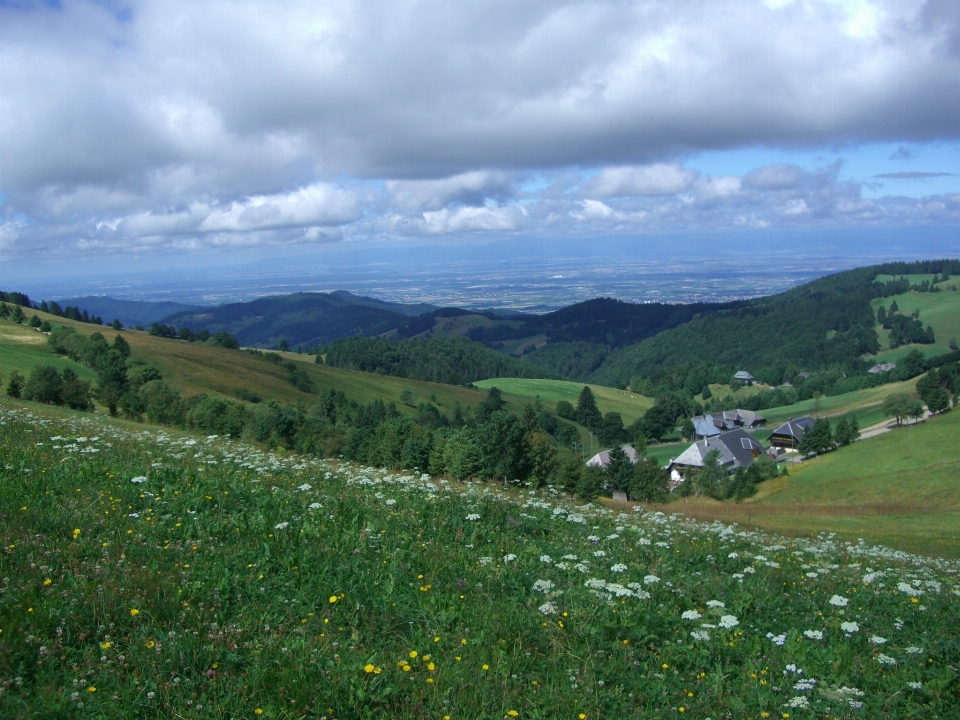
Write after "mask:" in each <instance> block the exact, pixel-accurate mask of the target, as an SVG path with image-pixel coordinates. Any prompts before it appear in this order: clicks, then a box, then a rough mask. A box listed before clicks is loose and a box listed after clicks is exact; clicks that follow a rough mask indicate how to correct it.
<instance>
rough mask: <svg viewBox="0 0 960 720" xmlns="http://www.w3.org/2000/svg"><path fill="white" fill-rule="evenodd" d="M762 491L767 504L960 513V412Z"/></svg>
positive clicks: (812, 465)
mask: <svg viewBox="0 0 960 720" xmlns="http://www.w3.org/2000/svg"><path fill="white" fill-rule="evenodd" d="M761 487H762V492H761V493H759V494H758V495H757V497H756V500H757V501H758V502H765V503H777V504H791V503H822V504H829V505H849V506H856V505H923V506H930V507H938V508H941V509H942V508H956V509H960V411H956V410H954V411H950V412H947V413H944V414H943V415H937V416H934V417H932V418H929V419H927V420H926V421H923V422H920V423H917V424H915V425H914V424H911V425H906V426H903V427H900V428H897V429H895V430H893V431H891V432H888V433H884V434H882V435H878V436H876V437H872V438H867V439H864V440H861V441H858V442H856V443H854V444H853V445H850V446H848V447H845V448H840V449H838V450H836V451H834V452H831V453H827V454H825V455H823V456H821V457H817V458H814V459H812V460H808V461H806V462H804V463H803V464H801V465H800V466H799V467H797V468H796V469H795V470H791V474H790V477H788V478H779V479H776V480H772V481H770V482H767V483H764V484H763V485H762V486H761Z"/></svg>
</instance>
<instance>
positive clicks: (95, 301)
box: [57, 295, 204, 327]
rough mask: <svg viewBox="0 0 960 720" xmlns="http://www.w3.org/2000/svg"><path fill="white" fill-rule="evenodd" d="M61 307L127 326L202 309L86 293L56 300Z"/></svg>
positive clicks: (170, 303)
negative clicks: (116, 321)
mask: <svg viewBox="0 0 960 720" xmlns="http://www.w3.org/2000/svg"><path fill="white" fill-rule="evenodd" d="M57 302H59V303H60V305H61V307H67V306H68V305H73V306H74V307H79V308H80V309H81V310H86V311H87V312H89V313H90V314H91V315H99V316H100V317H102V318H103V321H104V322H106V323H109V322H112V321H113V319H114V318H116V319H118V320H119V321H120V322H121V323H123V324H124V325H126V326H128V327H135V326H137V325H143V326H147V325H150V324H152V323H155V322H158V321H160V320H163V319H164V318H165V317H167V316H169V315H174V314H176V313H184V312H198V311H200V310H203V309H204V308H202V307H201V306H199V305H186V304H184V303H178V302H164V301H150V300H114V299H113V298H109V297H105V296H103V297H102V296H98V295H88V296H87V297H81V298H67V299H64V300H58V301H57Z"/></svg>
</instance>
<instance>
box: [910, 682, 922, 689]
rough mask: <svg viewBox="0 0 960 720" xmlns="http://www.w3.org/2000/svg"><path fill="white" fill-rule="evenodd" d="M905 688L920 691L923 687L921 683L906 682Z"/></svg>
mask: <svg viewBox="0 0 960 720" xmlns="http://www.w3.org/2000/svg"><path fill="white" fill-rule="evenodd" d="M907 687H908V688H910V689H912V690H920V689H921V688H922V687H923V683H922V682H908V683H907Z"/></svg>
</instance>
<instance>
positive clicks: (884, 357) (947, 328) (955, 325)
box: [870, 275, 960, 362]
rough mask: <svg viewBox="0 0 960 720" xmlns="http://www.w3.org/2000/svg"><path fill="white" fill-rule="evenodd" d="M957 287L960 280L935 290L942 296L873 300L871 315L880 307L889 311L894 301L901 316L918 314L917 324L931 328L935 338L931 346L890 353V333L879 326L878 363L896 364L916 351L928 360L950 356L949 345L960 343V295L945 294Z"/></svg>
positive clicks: (911, 295) (906, 295) (914, 294)
mask: <svg viewBox="0 0 960 720" xmlns="http://www.w3.org/2000/svg"><path fill="white" fill-rule="evenodd" d="M932 277H933V276H932V275H931V276H923V277H920V280H918V281H916V282H920V281H922V280H924V279H926V280H929V279H931V278H932ZM958 284H960V280H958V279H957V278H953V279H951V280H947V281H946V282H945V283H940V284H939V285H938V286H937V287H940V288H943V292H939V293H921V292H914V291H911V292H907V293H903V294H901V295H893V296H891V297H888V298H879V299H876V300H873V301H872V302H871V303H870V305H871V307H872V308H873V311H874V313H876V311H877V309H878V308H879V307H880V306H881V305H883V306H885V307H886V308H887V309H888V310H889V309H890V305H891V303H892V302H893V301H894V300H896V302H897V306H898V307H899V309H900V310H899V311H900V313H901V314H904V315H907V314H910V313H912V312H913V311H914V310H919V311H920V322H921V323H923V326H924V327H926V326H927V325H930V326H932V327H933V331H934V335H935V336H936V343H935V344H934V345H904V346H902V347H899V348H896V349H894V350H891V349H890V340H889V335H890V331H889V330H884V329H883V328H882V327H880V326H879V325H878V326H877V328H876V330H877V334H878V335H879V337H880V347H881V348H882V349H881V351H880V352H879V353H878V354H877V362H897V361H898V360H900V358H902V357H904V356H905V355H906V354H907V353H909V352H910V351H911V350H913V349H915V348H916V349H919V350H920V352H922V353H923V354H924V355H927V356H931V355H940V354H942V353H946V352H950V341H951V340H957V341H958V342H960V291H957V290H948V289H947V288H949V287H951V286H956V285H958Z"/></svg>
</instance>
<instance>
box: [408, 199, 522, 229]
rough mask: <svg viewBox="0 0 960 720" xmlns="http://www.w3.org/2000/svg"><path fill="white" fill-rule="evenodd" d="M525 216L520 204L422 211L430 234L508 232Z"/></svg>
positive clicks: (517, 227)
mask: <svg viewBox="0 0 960 720" xmlns="http://www.w3.org/2000/svg"><path fill="white" fill-rule="evenodd" d="M526 217H527V211H526V210H525V209H524V208H523V207H522V206H520V205H510V206H507V207H460V208H456V209H454V210H449V209H447V208H444V209H443V210H436V211H433V212H425V213H423V228H424V230H425V231H426V232H427V233H429V234H431V235H437V234H451V233H463V232H477V231H500V232H509V231H513V230H517V229H519V228H520V226H521V225H522V224H523V221H524V219H525V218H526Z"/></svg>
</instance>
